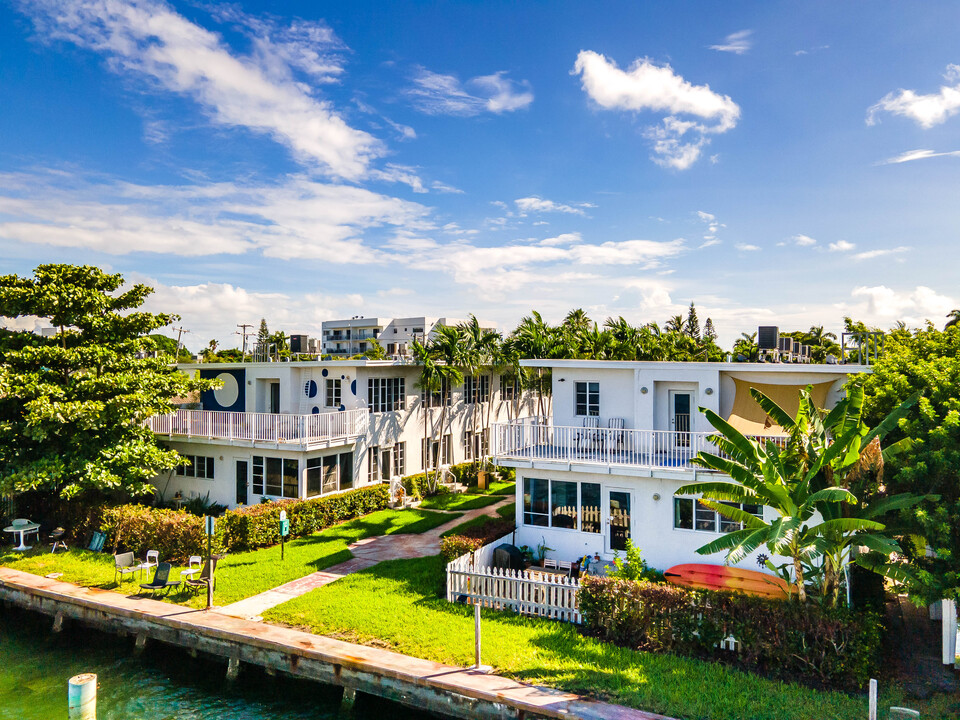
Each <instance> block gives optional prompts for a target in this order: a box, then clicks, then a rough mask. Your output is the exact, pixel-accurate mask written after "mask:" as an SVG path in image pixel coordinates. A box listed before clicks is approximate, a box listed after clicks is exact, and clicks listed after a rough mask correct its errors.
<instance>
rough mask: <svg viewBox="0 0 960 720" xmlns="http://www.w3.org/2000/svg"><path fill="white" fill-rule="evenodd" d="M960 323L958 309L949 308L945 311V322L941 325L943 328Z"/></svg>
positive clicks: (946, 328)
mask: <svg viewBox="0 0 960 720" xmlns="http://www.w3.org/2000/svg"><path fill="white" fill-rule="evenodd" d="M957 325H960V310H956V309H954V310H951V311H950V312H948V313H947V324H946V325H944V326H943V329H944V330H949V329H950V328H952V327H957Z"/></svg>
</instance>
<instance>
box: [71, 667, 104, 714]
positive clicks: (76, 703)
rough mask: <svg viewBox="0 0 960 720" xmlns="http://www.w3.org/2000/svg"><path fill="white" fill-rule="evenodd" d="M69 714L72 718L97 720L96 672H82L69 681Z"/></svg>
mask: <svg viewBox="0 0 960 720" xmlns="http://www.w3.org/2000/svg"><path fill="white" fill-rule="evenodd" d="M67 715H68V717H69V718H70V720H97V676H96V674H95V673H80V674H79V675H74V676H73V677H72V678H70V680H69V681H67Z"/></svg>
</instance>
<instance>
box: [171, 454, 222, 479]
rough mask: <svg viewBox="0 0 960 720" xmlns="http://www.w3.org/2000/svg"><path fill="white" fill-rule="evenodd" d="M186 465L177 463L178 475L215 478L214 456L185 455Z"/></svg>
mask: <svg viewBox="0 0 960 720" xmlns="http://www.w3.org/2000/svg"><path fill="white" fill-rule="evenodd" d="M183 459H184V460H186V461H187V464H186V465H177V475H180V476H182V477H195V478H206V479H207V480H213V458H212V457H204V456H202V455H184V456H183Z"/></svg>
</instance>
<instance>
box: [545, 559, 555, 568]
mask: <svg viewBox="0 0 960 720" xmlns="http://www.w3.org/2000/svg"><path fill="white" fill-rule="evenodd" d="M543 569H544V570H556V569H557V561H556V560H553V559H551V558H544V559H543Z"/></svg>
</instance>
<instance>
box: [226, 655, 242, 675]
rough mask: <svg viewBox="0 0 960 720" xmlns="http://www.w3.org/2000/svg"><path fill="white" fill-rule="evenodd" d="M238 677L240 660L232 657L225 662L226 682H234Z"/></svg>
mask: <svg viewBox="0 0 960 720" xmlns="http://www.w3.org/2000/svg"><path fill="white" fill-rule="evenodd" d="M239 675H240V658H235V657H232V658H230V659H229V660H228V661H227V680H236V679H237V677H238V676H239Z"/></svg>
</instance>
